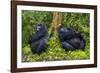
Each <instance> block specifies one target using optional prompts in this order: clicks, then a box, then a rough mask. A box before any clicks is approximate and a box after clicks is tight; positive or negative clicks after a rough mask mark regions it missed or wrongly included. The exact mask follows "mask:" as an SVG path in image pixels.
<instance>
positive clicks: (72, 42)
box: [58, 26, 85, 51]
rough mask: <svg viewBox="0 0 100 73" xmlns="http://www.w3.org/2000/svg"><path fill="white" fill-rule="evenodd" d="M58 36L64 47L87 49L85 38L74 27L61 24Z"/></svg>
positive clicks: (68, 48)
mask: <svg viewBox="0 0 100 73" xmlns="http://www.w3.org/2000/svg"><path fill="white" fill-rule="evenodd" d="M58 36H59V39H60V41H61V44H62V47H63V48H64V49H65V50H66V51H67V50H76V49H82V50H84V49H85V39H84V37H83V36H82V35H81V34H80V33H79V32H76V31H75V30H74V29H72V28H66V27H64V26H60V28H59V29H58Z"/></svg>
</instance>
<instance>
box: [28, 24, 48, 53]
mask: <svg viewBox="0 0 100 73" xmlns="http://www.w3.org/2000/svg"><path fill="white" fill-rule="evenodd" d="M47 41H48V32H47V28H46V26H45V25H43V24H38V25H37V27H36V33H35V35H33V36H32V37H30V38H29V44H30V48H31V51H32V53H37V54H41V53H42V52H43V51H45V50H46V48H47Z"/></svg>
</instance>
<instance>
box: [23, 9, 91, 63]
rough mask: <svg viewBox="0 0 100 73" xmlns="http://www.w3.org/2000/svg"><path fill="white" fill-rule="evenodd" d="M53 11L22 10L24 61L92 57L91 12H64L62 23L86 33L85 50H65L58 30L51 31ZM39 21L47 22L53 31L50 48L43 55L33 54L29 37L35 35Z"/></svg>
mask: <svg viewBox="0 0 100 73" xmlns="http://www.w3.org/2000/svg"><path fill="white" fill-rule="evenodd" d="M52 19H53V12H45V11H41V12H40V11H27V10H23V11H22V55H23V58H22V59H23V62H26V61H28V62H33V61H52V60H75V59H89V58H90V39H89V14H88V13H62V24H64V26H65V27H72V28H74V29H75V30H76V31H78V32H80V33H81V34H82V35H84V37H85V39H86V46H85V50H84V51H82V50H75V51H65V50H64V49H63V48H62V47H61V44H60V41H59V38H58V36H57V35H58V34H57V32H54V31H51V30H50V29H51V22H52ZM38 23H42V24H45V25H46V26H47V28H48V32H49V33H51V32H52V33H53V35H52V37H51V38H49V41H48V49H47V50H46V52H43V53H42V54H41V55H38V54H32V52H31V50H30V47H29V44H28V39H29V36H30V35H34V33H35V27H36V25H37V24H38Z"/></svg>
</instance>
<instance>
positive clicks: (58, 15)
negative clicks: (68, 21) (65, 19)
mask: <svg viewBox="0 0 100 73" xmlns="http://www.w3.org/2000/svg"><path fill="white" fill-rule="evenodd" d="M61 21H62V13H61V12H54V13H53V20H52V23H51V25H52V26H51V28H52V30H53V31H54V32H57V30H58V28H59V24H61Z"/></svg>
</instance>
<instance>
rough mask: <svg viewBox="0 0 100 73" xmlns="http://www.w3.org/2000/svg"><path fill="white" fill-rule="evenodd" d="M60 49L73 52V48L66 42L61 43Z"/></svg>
mask: <svg viewBox="0 0 100 73" xmlns="http://www.w3.org/2000/svg"><path fill="white" fill-rule="evenodd" d="M62 47H63V48H64V49H65V50H66V51H67V50H75V48H74V47H73V46H72V45H70V44H69V43H67V42H62Z"/></svg>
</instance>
